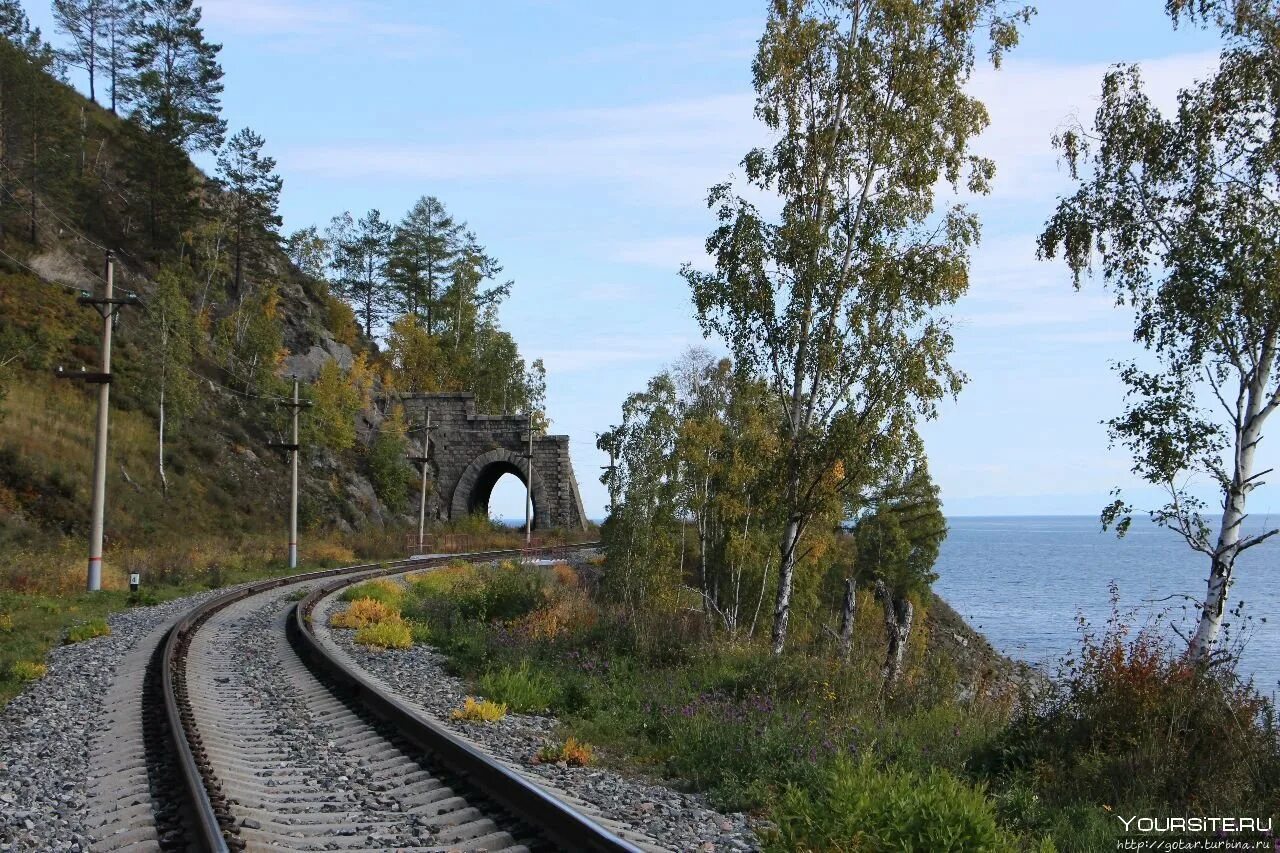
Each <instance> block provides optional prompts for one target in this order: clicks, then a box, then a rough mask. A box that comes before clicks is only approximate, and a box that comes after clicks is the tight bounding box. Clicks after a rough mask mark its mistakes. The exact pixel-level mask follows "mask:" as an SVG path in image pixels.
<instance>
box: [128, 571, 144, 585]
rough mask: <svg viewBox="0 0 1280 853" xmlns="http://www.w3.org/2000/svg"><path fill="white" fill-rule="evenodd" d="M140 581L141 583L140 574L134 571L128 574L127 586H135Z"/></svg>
mask: <svg viewBox="0 0 1280 853" xmlns="http://www.w3.org/2000/svg"><path fill="white" fill-rule="evenodd" d="M140 583H142V575H140V574H136V573H135V574H132V575H129V586H137V585H138V584H140Z"/></svg>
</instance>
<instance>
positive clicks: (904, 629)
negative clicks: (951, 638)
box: [880, 585, 915, 690]
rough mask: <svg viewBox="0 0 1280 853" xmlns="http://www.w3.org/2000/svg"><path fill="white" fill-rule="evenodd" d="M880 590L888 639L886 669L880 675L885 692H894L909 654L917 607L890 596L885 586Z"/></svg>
mask: <svg viewBox="0 0 1280 853" xmlns="http://www.w3.org/2000/svg"><path fill="white" fill-rule="evenodd" d="M880 589H881V591H882V599H883V604H884V628H885V635H886V637H887V639H888V648H887V649H886V653H885V657H884V667H883V668H882V669H881V671H880V674H881V675H882V676H883V677H884V687H885V690H892V689H893V687H894V685H896V684H897V683H898V677H899V676H900V675H901V674H902V661H903V659H904V658H905V657H906V654H907V640H908V639H909V638H910V637H911V623H912V621H913V620H914V619H915V605H913V604H912V603H911V600H910V599H908V598H898V597H895V596H892V595H890V594H889V592H888V590H887V589H884V587H883V585H881V586H880Z"/></svg>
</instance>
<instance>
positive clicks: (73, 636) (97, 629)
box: [63, 619, 111, 645]
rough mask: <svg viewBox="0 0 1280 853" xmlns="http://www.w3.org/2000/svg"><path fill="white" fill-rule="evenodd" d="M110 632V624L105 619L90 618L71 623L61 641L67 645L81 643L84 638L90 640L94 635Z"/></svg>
mask: <svg viewBox="0 0 1280 853" xmlns="http://www.w3.org/2000/svg"><path fill="white" fill-rule="evenodd" d="M110 633H111V626H110V625H108V624H107V620H106V619H90V620H89V621H88V622H81V623H80V624H79V625H72V626H71V628H70V629H69V630H68V631H67V637H66V639H65V640H63V642H64V643H66V644H67V645H71V644H72V643H83V642H84V641H85V640H92V639H94V638H96V637H106V636H108V635H110Z"/></svg>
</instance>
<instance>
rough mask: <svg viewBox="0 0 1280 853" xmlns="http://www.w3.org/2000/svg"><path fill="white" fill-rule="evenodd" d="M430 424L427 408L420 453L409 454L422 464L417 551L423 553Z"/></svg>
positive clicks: (429, 412)
mask: <svg viewBox="0 0 1280 853" xmlns="http://www.w3.org/2000/svg"><path fill="white" fill-rule="evenodd" d="M435 428H436V427H433V426H432V425H431V410H430V409H427V425H426V426H425V427H423V429H424V430H425V432H424V434H423V437H422V455H421V456H410V457H409V461H410V462H417V463H418V464H419V465H421V466H422V493H421V494H420V495H419V496H418V553H419V554H421V553H423V541H424V540H425V533H426V529H427V459H428V457H430V455H431V431H432V430H433V429H435Z"/></svg>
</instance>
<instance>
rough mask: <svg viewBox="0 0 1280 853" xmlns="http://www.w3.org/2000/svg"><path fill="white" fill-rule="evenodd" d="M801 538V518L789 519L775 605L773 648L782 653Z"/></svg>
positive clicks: (782, 550)
mask: <svg viewBox="0 0 1280 853" xmlns="http://www.w3.org/2000/svg"><path fill="white" fill-rule="evenodd" d="M799 538H800V519H798V518H794V517H793V518H791V519H789V520H788V521H787V527H786V530H784V531H783V534H782V549H781V558H782V559H781V563H780V564H779V566H778V596H777V598H776V599H775V601H774V606H773V635H772V638H771V649H772V651H773V653H774V654H775V655H780V654H782V649H783V647H784V646H785V645H786V643H787V622H788V621H789V620H790V619H791V584H792V580H793V578H794V576H795V570H796V545H797V544H798V540H799Z"/></svg>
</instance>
